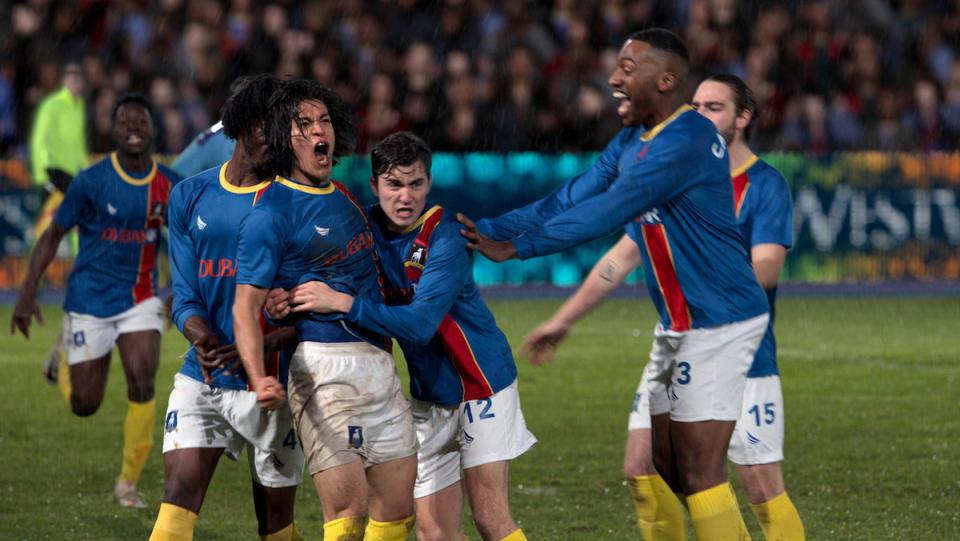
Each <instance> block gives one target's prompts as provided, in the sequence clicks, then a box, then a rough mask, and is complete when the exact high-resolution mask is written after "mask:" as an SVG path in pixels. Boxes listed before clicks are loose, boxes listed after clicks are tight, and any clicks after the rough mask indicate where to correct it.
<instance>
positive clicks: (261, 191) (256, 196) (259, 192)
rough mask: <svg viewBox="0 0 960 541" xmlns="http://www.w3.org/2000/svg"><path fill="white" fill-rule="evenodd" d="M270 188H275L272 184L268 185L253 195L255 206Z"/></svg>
mask: <svg viewBox="0 0 960 541" xmlns="http://www.w3.org/2000/svg"><path fill="white" fill-rule="evenodd" d="M270 186H273V183H272V182H271V183H270V184H267V185H266V186H264V187H263V188H260V189H259V190H257V192H256V193H255V194H254V195H253V205H256V204H257V200H258V199H260V196H261V195H263V192H265V191H267V188H269V187H270ZM253 205H250V206H251V207H252V206H253Z"/></svg>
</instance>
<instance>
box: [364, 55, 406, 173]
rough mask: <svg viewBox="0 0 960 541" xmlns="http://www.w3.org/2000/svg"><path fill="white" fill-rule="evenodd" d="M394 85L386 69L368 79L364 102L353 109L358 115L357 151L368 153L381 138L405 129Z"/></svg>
mask: <svg viewBox="0 0 960 541" xmlns="http://www.w3.org/2000/svg"><path fill="white" fill-rule="evenodd" d="M395 99H396V85H395V84H394V82H393V78H392V77H390V76H389V75H387V74H386V73H376V74H374V75H373V77H372V78H371V79H370V88H369V90H368V91H367V95H366V98H365V99H364V102H363V104H362V105H361V106H360V107H359V108H357V109H356V111H354V114H355V116H356V117H357V152H360V153H364V154H365V153H367V152H369V151H370V149H371V148H373V146H374V145H376V144H377V143H378V142H379V141H380V140H381V139H383V138H384V137H386V136H388V135H390V134H391V133H395V132H398V131H403V130H406V129H407V123H406V121H405V120H404V119H403V115H401V114H400V110H399V109H397V107H396V106H395V105H394V100H395Z"/></svg>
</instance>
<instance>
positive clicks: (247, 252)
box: [237, 177, 390, 349]
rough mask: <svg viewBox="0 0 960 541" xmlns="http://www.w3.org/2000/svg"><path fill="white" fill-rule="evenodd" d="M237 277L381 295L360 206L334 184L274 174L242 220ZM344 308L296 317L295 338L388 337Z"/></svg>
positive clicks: (385, 343) (263, 284) (384, 342)
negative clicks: (362, 325) (353, 320)
mask: <svg viewBox="0 0 960 541" xmlns="http://www.w3.org/2000/svg"><path fill="white" fill-rule="evenodd" d="M239 239H240V240H239V247H238V249H237V283H238V284H249V285H252V286H256V287H260V288H273V287H281V288H283V289H290V288H293V287H295V286H297V285H299V284H302V283H304V282H309V281H311V280H320V281H322V282H326V283H327V284H329V285H330V287H332V288H334V289H336V290H337V291H342V292H344V293H349V294H351V295H353V296H355V297H360V298H363V299H367V300H370V301H372V302H377V303H382V302H383V289H382V283H381V279H380V271H379V264H378V262H377V260H376V257H377V255H376V252H375V251H374V249H373V235H372V234H371V233H370V227H369V224H368V223H367V217H366V214H364V212H363V208H361V207H360V205H359V204H358V203H357V202H356V200H355V199H354V198H353V195H352V194H351V193H350V192H349V191H348V190H347V189H346V188H345V187H344V186H343V185H342V184H340V183H337V182H330V183H329V184H327V185H326V186H323V187H316V186H312V185H308V184H301V183H299V182H296V181H294V180H291V179H289V178H284V177H277V179H276V180H274V181H273V183H272V184H271V185H270V187H269V188H267V189H266V191H264V192H263V195H261V196H260V198H259V199H258V200H257V203H256V205H254V207H253V210H252V211H251V212H250V213H249V214H247V216H246V217H245V218H244V219H243V221H242V222H241V224H240V236H239ZM344 318H345V315H344V314H318V313H315V312H306V313H303V314H301V315H298V316H296V317H295V318H294V324H295V326H296V328H297V333H298V334H299V337H300V341H301V342H355V341H358V340H365V341H368V342H370V343H372V344H375V345H377V346H380V347H382V348H384V349H389V343H390V339H389V338H386V337H384V336H382V335H376V334H373V333H365V332H363V331H359V330H358V329H357V328H356V327H355V326H354V325H352V324H350V323H348V322H347V321H345V320H344Z"/></svg>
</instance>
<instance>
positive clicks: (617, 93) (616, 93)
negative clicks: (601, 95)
mask: <svg viewBox="0 0 960 541" xmlns="http://www.w3.org/2000/svg"><path fill="white" fill-rule="evenodd" d="M613 98H614V99H617V100H620V105H618V106H617V114H618V115H620V116H624V115H626V114H627V112H628V111H629V110H630V96H628V95H627V93H626V92H624V91H623V90H620V89H619V88H616V89H614V90H613Z"/></svg>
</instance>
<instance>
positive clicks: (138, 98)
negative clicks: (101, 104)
mask: <svg viewBox="0 0 960 541" xmlns="http://www.w3.org/2000/svg"><path fill="white" fill-rule="evenodd" d="M128 103H136V104H139V105H142V106H143V108H144V109H146V110H147V116H149V117H150V123H151V124H153V125H154V126H156V125H157V119H156V118H154V116H153V104H152V103H150V100H149V99H147V97H146V96H144V95H143V94H140V93H138V92H125V93H123V94H121V95H120V97H119V98H117V101H116V102H115V103H114V104H113V109H111V110H110V124H111V125H113V124H116V122H117V111H119V110H120V107H121V106H122V105H126V104H128Z"/></svg>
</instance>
